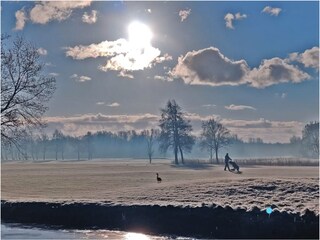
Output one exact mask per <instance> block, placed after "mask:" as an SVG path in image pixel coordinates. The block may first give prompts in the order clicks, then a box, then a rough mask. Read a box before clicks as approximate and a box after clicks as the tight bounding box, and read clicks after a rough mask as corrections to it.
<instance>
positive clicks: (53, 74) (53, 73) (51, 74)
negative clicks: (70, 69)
mask: <svg viewBox="0 0 320 240" xmlns="http://www.w3.org/2000/svg"><path fill="white" fill-rule="evenodd" d="M49 75H50V76H52V77H57V76H59V73H55V72H51V73H49Z"/></svg>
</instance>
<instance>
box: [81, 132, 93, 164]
mask: <svg viewBox="0 0 320 240" xmlns="http://www.w3.org/2000/svg"><path fill="white" fill-rule="evenodd" d="M83 139H84V140H85V142H86V144H87V150H88V160H91V159H92V158H93V143H92V133H91V132H87V134H86V135H85V136H84V137H83Z"/></svg>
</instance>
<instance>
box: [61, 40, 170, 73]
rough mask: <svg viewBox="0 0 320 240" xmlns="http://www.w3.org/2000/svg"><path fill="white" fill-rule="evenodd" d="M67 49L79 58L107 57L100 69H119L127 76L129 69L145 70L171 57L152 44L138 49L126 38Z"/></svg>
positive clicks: (67, 53) (70, 53)
mask: <svg viewBox="0 0 320 240" xmlns="http://www.w3.org/2000/svg"><path fill="white" fill-rule="evenodd" d="M65 49H66V50H67V51H66V56H69V57H72V58H73V59H77V60H81V59H86V58H97V57H107V62H106V63H105V64H104V65H101V66H99V69H100V70H102V71H109V70H113V71H119V72H120V76H125V74H124V73H127V74H128V71H137V70H143V69H145V68H150V67H152V64H156V63H160V62H162V61H165V60H168V59H170V56H169V55H164V56H162V57H161V56H160V53H161V52H160V50H159V49H158V48H154V47H152V46H151V45H150V46H145V47H143V48H142V49H141V48H139V49H137V48H135V47H132V45H131V44H130V42H128V41H127V40H126V39H118V40H116V41H104V42H101V43H98V44H90V45H88V46H83V45H79V46H75V47H66V48H65ZM121 72H122V73H121ZM127 76H128V75H126V77H127Z"/></svg>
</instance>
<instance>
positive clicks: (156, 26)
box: [1, 1, 319, 142]
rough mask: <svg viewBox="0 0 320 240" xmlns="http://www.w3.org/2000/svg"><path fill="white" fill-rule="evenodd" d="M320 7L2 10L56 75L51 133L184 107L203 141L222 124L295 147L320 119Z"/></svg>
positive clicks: (7, 26) (153, 119)
mask: <svg viewBox="0 0 320 240" xmlns="http://www.w3.org/2000/svg"><path fill="white" fill-rule="evenodd" d="M318 20H319V8H318V2H316V1H315V2H170V1H169V2H168V1H167V2H123V1H118V2H94V1H77V2H75V1H70V2H68V1H58V2H23V1H14V2H4V1H2V2H1V27H2V30H1V31H2V33H7V34H9V35H11V36H13V37H14V36H16V35H22V36H24V38H26V39H27V40H28V41H31V42H33V43H34V44H35V45H36V46H37V47H38V51H39V54H41V55H42V59H43V61H44V62H45V63H46V72H47V74H50V75H52V76H55V77H56V79H57V91H56V93H55V94H54V97H53V99H52V100H51V101H50V103H49V111H48V112H47V113H46V116H45V117H46V120H47V121H48V124H49V129H54V128H59V129H61V130H62V131H64V132H65V133H67V134H72V135H78V134H84V133H86V132H87V131H89V130H90V131H93V132H94V131H97V130H108V131H119V130H130V129H136V130H141V129H145V128H151V127H155V126H157V124H158V119H159V112H160V108H161V107H163V106H164V105H165V103H166V102H167V101H168V100H169V99H175V100H176V101H177V102H178V104H180V105H181V106H182V108H183V110H184V111H185V112H186V116H187V118H188V119H190V120H191V121H192V123H193V125H194V130H195V133H199V130H200V123H201V121H203V120H207V119H209V118H211V117H214V118H216V119H219V120H220V121H221V122H222V123H223V124H225V126H226V127H228V128H229V129H230V130H231V131H232V132H233V133H236V134H238V136H239V137H241V138H243V139H244V140H247V139H248V138H249V137H260V138H262V139H264V140H265V141H266V142H288V141H289V139H290V137H291V136H292V135H298V136H299V135H301V130H302V128H303V126H304V125H305V124H306V123H307V122H309V121H315V120H318V116H319V100H318V99H319V23H318Z"/></svg>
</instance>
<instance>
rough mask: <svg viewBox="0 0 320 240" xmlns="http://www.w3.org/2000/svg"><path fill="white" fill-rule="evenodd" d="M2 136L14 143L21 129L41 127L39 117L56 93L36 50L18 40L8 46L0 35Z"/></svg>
mask: <svg viewBox="0 0 320 240" xmlns="http://www.w3.org/2000/svg"><path fill="white" fill-rule="evenodd" d="M1 39H2V42H1V128H2V129H1V137H2V141H7V142H11V143H13V144H16V143H17V142H18V140H19V138H20V137H21V136H22V135H23V134H24V132H23V130H26V129H28V128H30V127H41V126H43V125H44V123H43V121H42V118H41V117H42V115H43V114H44V113H45V111H46V110H47V107H46V103H47V102H48V101H49V99H50V98H51V96H52V94H53V92H54V91H55V83H56V81H55V78H54V77H49V76H47V75H45V73H44V64H43V63H42V62H41V61H40V55H39V53H38V51H37V49H36V48H35V47H34V46H33V45H32V44H30V43H28V42H26V41H25V40H24V39H23V38H21V37H18V38H16V39H15V40H14V41H13V42H11V43H10V44H9V45H6V43H7V40H8V38H5V37H3V36H1Z"/></svg>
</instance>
